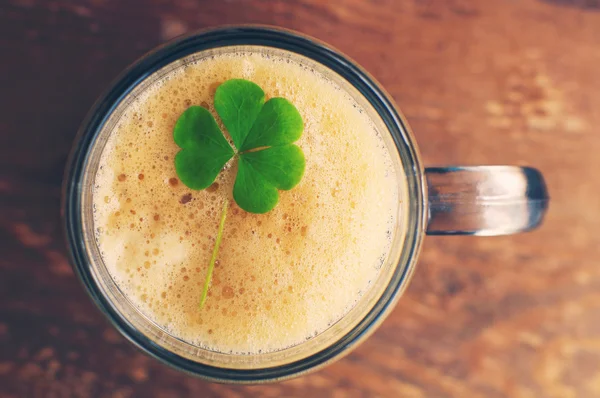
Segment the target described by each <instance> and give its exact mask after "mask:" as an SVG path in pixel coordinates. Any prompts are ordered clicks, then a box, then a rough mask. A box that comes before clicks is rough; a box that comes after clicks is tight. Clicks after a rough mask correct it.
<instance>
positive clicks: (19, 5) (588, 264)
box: [0, 0, 600, 398]
mask: <svg viewBox="0 0 600 398" xmlns="http://www.w3.org/2000/svg"><path fill="white" fill-rule="evenodd" d="M242 22H243V23H248V22H257V23H266V24H273V25H279V26H284V27H288V28H292V29H296V30H299V31H302V32H304V33H308V34H310V35H313V36H316V37H318V38H320V39H322V40H324V41H327V42H329V43H331V44H332V45H334V46H336V47H338V48H339V49H340V50H342V51H343V52H345V53H347V54H348V55H350V56H351V57H353V58H354V59H355V60H357V61H358V62H359V63H360V64H362V65H363V66H364V67H365V68H366V69H367V70H369V71H370V72H371V73H372V74H373V75H374V76H375V77H376V78H377V79H379V80H380V81H381V83H382V84H383V85H384V86H385V87H386V88H387V90H389V92H390V93H391V94H392V95H393V97H394V98H395V99H396V101H397V102H398V104H399V106H400V107H401V108H402V110H403V111H404V112H405V114H406V115H407V117H408V119H409V121H410V123H411V124H412V127H413V129H414V131H415V135H416V136H417V139H418V141H419V143H420V146H421V150H422V153H423V156H424V159H425V161H426V163H427V164H430V165H432V164H455V163H463V164H478V163H484V164H485V163H489V164H502V163H515V164H522V165H525V164H527V165H533V166H536V167H538V168H540V169H541V170H542V171H543V172H544V173H545V175H546V178H547V181H548V186H549V189H550V193H551V195H552V203H551V207H550V212H549V216H548V218H547V222H546V224H545V226H544V227H543V228H541V229H540V230H538V231H536V232H534V233H530V234H526V235H519V236H513V237H499V238H469V237H455V238H431V237H430V238H427V240H426V242H425V247H424V251H423V254H422V257H421V261H420V266H419V268H418V269H417V272H416V275H415V278H414V279H413V282H412V285H411V286H410V288H409V289H408V292H407V294H406V295H405V296H404V298H403V299H402V300H401V302H400V304H399V305H398V306H397V308H396V309H395V310H394V312H393V313H392V315H391V316H390V318H389V319H388V320H387V321H386V322H385V323H384V324H383V326H382V327H381V328H380V329H379V330H378V331H377V332H376V333H375V334H374V335H373V336H372V337H371V338H370V339H369V340H368V341H367V342H366V343H364V344H363V345H362V346H361V347H360V348H359V349H357V350H356V351H355V352H354V353H353V354H351V355H349V356H348V357H346V358H345V359H343V360H341V361H340V362H338V363H336V364H334V365H332V366H330V367H328V368H326V369H324V370H322V371H320V372H318V373H316V374H313V375H310V376H307V377H303V378H299V379H296V380H292V381H288V382H285V383H281V384H275V385H266V386H254V387H242V386H233V387H230V386H223V385H216V384H207V383H204V382H202V381H200V380H196V379H193V378H190V377H187V376H183V375H181V374H179V373H177V372H175V371H173V370H170V369H168V368H166V367H165V366H163V365H161V364H159V363H157V362H155V361H154V360H152V359H150V358H148V357H146V356H144V355H142V354H141V353H139V352H137V351H136V350H135V349H134V348H133V347H132V346H131V345H130V344H129V343H128V342H126V341H125V340H124V339H123V338H122V337H120V336H119V335H118V334H117V333H116V332H115V331H114V330H113V329H112V328H111V327H110V326H109V324H108V323H107V321H105V320H104V318H103V317H102V316H101V315H100V313H99V312H98V311H97V310H96V308H95V307H94V306H93V305H92V304H91V302H90V300H89V299H88V297H87V296H86V294H85V293H84V291H83V289H82V287H81V286H80V284H79V283H78V281H77V280H76V279H75V277H74V276H73V273H72V272H71V269H70V267H69V265H68V263H67V260H66V258H65V250H64V241H63V238H62V237H61V230H60V219H59V187H60V184H61V178H62V170H63V166H64V162H65V157H66V154H67V152H68V150H69V147H70V144H71V141H72V139H73V137H74V135H75V131H76V129H77V127H78V124H79V123H80V121H81V120H82V118H83V116H84V114H85V112H86V110H87V109H88V108H89V107H90V105H91V104H92V102H93V100H94V99H95V98H96V97H97V96H98V95H99V93H100V92H101V91H102V89H103V88H104V87H106V85H107V83H108V82H109V81H110V80H111V79H112V78H114V77H115V76H116V75H117V73H118V72H119V71H120V70H121V69H122V68H124V67H125V66H126V65H127V64H129V63H130V62H132V61H134V60H135V59H136V58H137V57H138V56H140V55H141V54H143V53H144V52H145V51H147V50H149V49H150V48H152V47H154V46H155V45H157V44H158V43H161V42H163V41H165V40H167V39H169V38H171V37H173V36H176V35H179V34H181V33H184V32H186V31H188V30H191V29H195V28H200V27H207V26H214V25H219V24H224V23H230V24H231V23H242ZM0 54H1V55H0V112H1V113H0V397H13V396H15V397H17V396H18V397H38V396H39V397H63V396H64V397H70V396H73V397H109V396H112V397H133V396H139V397H151V396H156V397H175V396H186V395H190V396H196V397H204V396H206V397H211V396H227V397H248V396H255V395H256V396H265V397H280V396H297V397H304V396H313V397H320V396H333V397H371V396H373V397H376V396H380V397H436V398H437V397H440V398H441V397H460V398H476V397H490V398H494V397H518V398H520V397H522V398H529V397H544V398H545V397H549V398H570V397H600V267H599V265H598V259H599V258H600V257H599V254H600V249H599V246H600V245H599V243H600V240H599V239H598V229H600V199H599V198H600V180H599V179H598V177H597V173H598V171H599V170H600V157H599V154H600V129H599V127H598V125H600V2H599V1H598V0H579V1H577V0H571V1H569V0H552V1H551V0H547V1H542V0H519V1H518V0H502V1H495V0H494V1H491V0H480V1H474V0H473V1H459V0H402V1H400V0H370V1H363V0H352V1H327V0H298V1H284V0H280V1H259V0H248V1H242V0H228V1H194V0H176V1H168V0H164V1H159V0H148V1H139V2H132V1H119V0H92V1H90V2H89V3H83V2H81V3H80V2H73V3H69V2H67V1H66V0H52V1H51V0H48V1H42V0H1V1H0Z"/></svg>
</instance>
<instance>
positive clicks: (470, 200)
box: [425, 166, 548, 236]
mask: <svg viewBox="0 0 600 398" xmlns="http://www.w3.org/2000/svg"><path fill="white" fill-rule="evenodd" d="M425 174H426V178H427V185H428V188H429V224H428V226H427V234H428V235H483V236H491V235H507V234H514V233H518V232H524V231H528V230H530V229H533V228H535V227H537V226H538V225H540V224H541V222H542V219H543V217H544V213H546V209H547V208H548V192H547V190H546V184H545V183H544V178H543V177H542V174H541V173H540V172H539V171H538V170H536V169H533V168H531V167H517V166H472V167H428V168H426V170H425Z"/></svg>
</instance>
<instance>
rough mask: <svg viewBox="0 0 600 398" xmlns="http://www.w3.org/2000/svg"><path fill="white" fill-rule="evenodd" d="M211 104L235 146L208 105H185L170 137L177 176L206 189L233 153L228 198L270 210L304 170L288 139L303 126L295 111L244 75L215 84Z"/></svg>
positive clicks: (244, 205) (220, 233)
mask: <svg viewBox="0 0 600 398" xmlns="http://www.w3.org/2000/svg"><path fill="white" fill-rule="evenodd" d="M214 105H215V110H216V111H217V114H218V115H219V116H220V118H221V121H222V122H223V125H224V126H225V127H226V128H227V131H228V132H229V135H230V136H231V139H232V140H233V144H234V145H235V148H237V149H234V148H232V147H231V145H229V142H228V141H227V139H226V138H225V136H224V135H223V132H222V131H221V129H220V128H219V125H218V124H217V122H216V120H215V118H214V117H213V115H212V114H211V113H210V111H209V110H208V109H206V108H203V107H201V106H190V107H189V108H188V109H187V110H185V111H184V112H183V113H182V114H181V116H180V117H179V119H177V122H176V123H175V128H174V129H173V139H174V140H175V143H176V144H177V145H178V146H179V147H180V148H181V151H179V152H178V153H177V155H176V156H175V171H176V172H177V176H178V177H179V179H180V180H181V182H183V183H184V184H185V185H186V186H188V187H189V188H191V189H197V190H199V189H205V188H208V187H209V186H210V185H211V184H212V183H213V182H214V181H215V179H216V178H217V176H218V175H219V172H220V171H221V170H222V169H223V167H224V166H225V164H226V163H227V162H228V161H229V160H231V158H233V157H236V158H237V159H238V171H237V175H236V178H235V183H234V185H233V198H234V199H235V201H236V202H237V204H238V205H239V206H240V207H241V208H242V209H244V210H246V211H248V212H251V213H266V212H268V211H270V210H271V209H273V208H274V207H275V206H276V205H277V202H278V201H279V190H290V189H292V188H294V187H295V186H296V185H298V183H299V182H300V180H301V179H302V175H303V174H304V167H305V163H306V162H305V159H304V153H303V152H302V149H300V148H299V147H298V146H297V145H294V144H293V142H295V141H297V140H298V139H299V138H300V136H301V135H302V130H303V129H304V124H303V122H302V117H301V116H300V113H298V110H297V109H296V108H295V107H294V105H292V103H290V102H289V101H288V100H286V99H285V98H271V99H270V100H268V101H266V102H265V93H264V91H263V90H262V89H261V88H260V87H259V86H258V85H256V84H254V83H252V82H250V81H248V80H243V79H232V80H228V81H226V82H225V83H223V84H221V85H220V86H219V87H217V91H216V92H215V102H214ZM228 207H229V200H228V199H225V201H224V203H223V210H222V213H221V221H220V223H219V229H218V231H217V237H216V239H215V246H214V248H213V253H212V256H211V259H210V263H209V265H208V270H207V272H206V279H205V282H204V288H203V289H202V296H201V298H200V308H202V306H203V305H204V303H205V302H206V298H207V297H208V289H209V287H210V281H211V279H212V273H213V271H214V268H215V261H216V260H217V255H218V253H219V246H220V244H221V239H222V237H223V229H224V227H225V220H226V217H227V209H228Z"/></svg>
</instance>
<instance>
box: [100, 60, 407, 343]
mask: <svg viewBox="0 0 600 398" xmlns="http://www.w3.org/2000/svg"><path fill="white" fill-rule="evenodd" d="M242 77H243V78H247V79H251V80H252V81H254V82H256V83H257V84H259V85H260V86H261V87H263V89H265V92H266V95H267V97H268V98H269V97H273V96H283V97H285V98H287V99H288V100H290V101H291V102H292V103H294V104H295V105H296V107H297V108H298V110H299V112H300V113H301V115H302V117H303V119H304V123H305V131H304V134H303V136H302V138H301V139H300V140H299V141H298V142H297V144H298V145H299V146H300V147H302V149H303V150H304V152H305V154H306V159H307V163H306V172H305V175H304V177H303V179H302V182H301V183H300V184H299V185H298V186H297V187H296V188H294V189H293V190H291V191H287V192H283V191H282V192H280V202H279V204H278V206H277V207H276V208H275V209H274V210H272V211H271V212H269V213H267V214H265V215H255V214H249V213H246V212H244V211H243V210H241V209H240V208H239V207H237V206H236V205H235V203H233V202H232V205H231V208H230V211H229V214H228V218H227V223H226V226H225V235H224V236H225V238H224V239H223V242H222V244H221V249H220V253H219V260H218V263H217V265H216V268H215V271H214V279H213V282H212V287H211V290H210V293H209V299H208V300H207V304H206V305H205V307H204V308H203V309H202V310H201V311H200V310H199V309H198V301H199V299H200V293H201V289H202V286H203V283H204V278H205V273H206V269H207V265H208V262H209V259H210V256H211V253H212V247H213V245H214V241H215V237H216V233H217V228H218V223H219V217H220V209H221V207H222V204H223V201H224V200H225V198H228V199H229V200H232V197H231V192H232V187H233V182H234V178H235V174H236V170H237V166H236V164H235V162H231V163H229V164H228V165H227V166H226V168H225V170H224V171H223V172H222V173H220V175H219V176H218V178H217V181H216V183H215V184H214V185H213V186H211V187H210V188H209V189H206V190H204V191H192V190H190V189H189V188H187V187H186V186H185V185H184V184H182V183H180V182H179V180H178V179H177V177H176V173H175V169H174V165H173V158H174V156H175V154H176V153H177V152H178V150H179V148H178V147H177V146H176V145H175V143H174V142H173V138H172V130H173V126H174V124H175V121H176V120H177V118H178V116H179V115H180V114H181V113H182V112H183V111H184V110H185V109H186V108H187V106H189V105H190V104H193V105H200V104H202V105H204V106H208V107H209V109H211V111H213V112H214V109H213V107H212V102H213V95H214V90H215V88H216V86H218V84H220V83H222V82H223V81H225V80H228V79H231V78H242ZM221 128H223V126H222V125H221ZM100 164H101V168H100V169H99V171H98V173H97V176H96V180H95V189H94V206H95V209H96V211H95V213H94V220H95V228H96V229H97V231H98V233H97V240H98V243H99V247H100V249H101V252H102V255H103V259H104V262H105V263H106V266H107V267H108V269H109V271H110V273H111V275H112V276H113V278H114V280H115V281H116V282H117V283H118V284H119V286H120V287H121V289H122V290H123V291H124V292H125V294H126V295H127V296H128V297H129V298H130V299H131V300H132V301H133V302H134V303H135V304H136V305H137V306H138V307H139V308H140V309H141V311H143V312H144V313H145V314H147V315H148V316H149V317H150V318H152V319H154V321H155V322H156V323H158V324H159V325H161V326H162V327H164V328H165V329H166V330H167V331H169V332H170V333H172V334H173V335H175V336H177V337H179V338H181V339H184V340H186V341H189V342H191V343H194V344H197V345H199V346H203V347H209V348H212V349H215V350H218V351H222V352H237V353H239V352H244V353H256V352H259V351H261V352H267V351H273V350H278V349H282V348H285V347H288V346H291V345H295V344H298V343H301V342H303V341H305V340H306V339H307V338H311V337H312V336H314V335H316V334H318V333H321V332H322V331H323V330H325V329H326V328H327V327H328V325H331V324H333V323H334V322H335V321H337V320H338V319H339V318H340V317H342V316H343V315H344V314H345V313H346V312H347V311H349V309H350V308H352V306H353V305H354V304H355V303H356V300H357V299H358V298H359V296H360V294H362V292H364V291H366V290H367V289H368V284H369V281H371V280H374V279H376V277H377V272H378V269H379V267H380V264H381V258H382V257H383V258H384V257H385V256H386V254H387V252H388V250H389V245H390V239H391V238H390V236H389V233H388V231H389V230H390V227H391V226H392V225H394V223H395V214H396V211H397V201H398V197H399V186H398V182H397V176H396V174H395V171H394V168H393V166H392V162H391V159H390V156H389V154H388V153H387V150H386V149H385V146H384V145H382V140H381V137H380V136H379V134H378V133H377V131H376V129H375V127H374V126H373V124H372V123H371V121H370V120H369V118H368V116H367V113H366V112H364V111H363V110H362V109H361V108H360V107H359V106H358V105H357V104H356V102H355V101H353V100H352V98H351V97H350V96H349V95H348V94H347V93H346V92H345V91H343V90H342V89H340V87H338V86H336V85H335V84H334V83H332V82H330V81H329V80H327V79H325V78H324V77H323V76H321V75H320V74H319V73H318V72H316V71H314V70H312V69H310V68H308V67H306V66H304V65H301V64H299V63H297V62H295V61H290V60H289V59H287V58H280V57H277V56H274V55H269V56H265V55H261V54H258V53H245V54H237V55H221V56H215V57H211V58H206V59H203V60H195V61H191V60H190V62H187V66H186V67H185V68H179V69H178V70H175V71H174V72H172V73H171V74H170V75H169V76H168V78H163V79H161V80H160V81H158V82H157V83H155V84H154V85H152V86H151V87H149V88H148V89H147V90H146V91H145V92H144V93H142V94H141V95H140V96H138V98H137V99H136V100H135V101H133V102H132V103H131V104H130V105H129V108H128V109H127V111H126V112H125V113H124V115H123V116H122V118H121V120H120V121H119V123H118V124H117V125H116V128H115V130H114V131H113V132H112V133H111V136H110V138H109V141H108V144H107V146H106V148H105V150H104V152H103V154H102V158H101V162H100Z"/></svg>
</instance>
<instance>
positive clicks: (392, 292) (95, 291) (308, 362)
mask: <svg viewBox="0 0 600 398" xmlns="http://www.w3.org/2000/svg"><path fill="white" fill-rule="evenodd" d="M239 45H257V46H266V47H271V48H276V49H281V50H286V51H290V52H292V53H296V54H299V55H302V56H305V57H308V58H310V59H311V60H313V61H315V62H318V63H320V64H322V65H324V66H325V67H327V68H329V69H331V70H332V71H334V72H335V73H337V74H339V75H340V76H341V77H342V78H343V79H345V80H346V81H347V82H348V83H349V84H350V85H352V86H353V87H354V88H356V89H357V90H358V91H359V92H360V94H361V95H362V96H364V98H365V99H366V100H367V101H368V102H369V103H370V105H371V106H372V107H373V108H374V109H375V111H376V112H377V114H378V115H379V116H380V117H381V119H382V121H383V122H384V124H385V126H386V128H387V130H388V132H389V134H390V135H391V137H392V139H393V141H394V144H395V146H396V149H397V150H398V152H399V155H400V160H401V162H402V167H403V169H404V172H405V174H406V186H407V189H408V195H407V198H408V199H409V200H408V202H409V203H408V206H407V209H408V214H407V222H406V225H407V229H406V235H405V239H404V246H403V248H402V251H401V255H400V259H399V262H398V264H397V265H396V267H395V270H394V272H393V274H392V276H391V279H390V281H389V283H388V285H387V286H386V288H385V289H384V291H383V293H382V294H381V296H380V298H379V299H378V300H377V302H376V303H375V305H374V306H373V307H371V308H370V310H369V311H368V312H367V313H366V314H365V315H364V317H363V318H362V320H360V321H359V322H358V324H356V325H355V326H354V328H353V329H352V330H350V331H349V332H348V333H346V334H345V335H343V336H342V337H340V339H339V340H337V341H336V342H335V343H334V344H332V345H330V346H329V347H326V348H325V349H323V350H321V351H319V352H317V353H314V354H312V355H310V356H308V357H306V358H303V359H300V360H296V361H294V362H291V363H288V364H284V365H279V366H275V367H269V368H261V369H230V368H221V367H216V366H212V365H207V364H203V363H200V362H196V361H193V360H191V359H188V358H185V357H182V356H180V355H178V354H175V353H173V352H171V351H169V350H168V349H166V348H164V347H162V346H160V345H158V344H156V343H155V342H153V341H152V340H150V339H149V338H148V337H146V336H145V335H144V334H142V333H141V332H140V331H139V330H138V329H137V328H136V327H135V326H134V325H133V324H131V323H130V322H129V321H128V320H127V319H126V318H125V317H123V316H122V315H121V314H120V313H119V312H118V311H116V309H115V308H114V307H113V306H112V305H111V303H110V300H109V299H108V298H107V297H106V296H104V294H103V293H102V289H101V288H100V286H99V285H98V284H97V282H96V281H95V280H94V278H93V276H92V274H91V270H90V267H89V266H88V265H89V264H90V261H89V256H88V253H87V250H86V244H85V242H84V240H83V236H84V234H83V228H84V227H83V222H82V216H81V212H80V210H81V206H82V203H81V191H82V181H83V178H84V172H85V166H86V163H87V157H88V154H89V152H90V150H91V148H92V147H93V144H94V142H95V141H96V138H97V136H98V135H99V133H100V131H101V130H102V127H103V126H104V124H105V123H106V121H107V120H108V118H109V117H110V115H111V114H112V112H113V111H114V110H115V108H116V107H117V105H118V104H119V103H120V102H121V101H122V100H123V98H125V97H126V96H127V94H128V93H129V92H131V90H133V89H134V88H135V87H136V86H137V85H138V84H140V83H141V82H142V81H143V80H144V79H146V78H147V77H149V76H150V75H152V74H153V73H154V72H156V71H157V70H159V69H161V68H162V67H164V66H166V65H168V64H170V63H172V62H173V61H176V60H178V59H180V58H183V57H185V56H187V55H190V54H193V53H197V52H200V51H205V50H210V49H215V48H220V47H226V46H239ZM426 193H427V184H426V183H425V177H424V169H423V166H422V163H421V160H420V156H419V152H418V150H417V147H416V144H415V140H414V137H413V135H412V133H411V131H410V128H409V126H408V124H407V123H406V121H405V119H404V118H403V116H401V114H400V113H399V111H398V110H397V109H396V107H395V106H394V103H393V101H392V100H391V99H390V96H389V95H388V94H387V93H386V92H385V90H384V89H383V88H382V87H381V86H380V85H379V84H378V83H377V82H376V81H375V79H374V78H373V77H372V76H370V75H369V74H368V73H367V72H366V71H364V70H363V69H362V68H361V67H360V66H358V65H357V64H356V63H354V62H353V61H351V60H350V59H349V58H348V57H347V56H345V55H343V54H342V53H341V52H339V51H337V50H335V49H333V48H332V47H330V46H328V45H326V44H324V43H323V42H321V41H319V40H317V39H314V38H311V37H308V36H305V35H303V34H300V33H297V32H293V31H290V30H285V29H281V28H275V27H270V26H258V25H243V26H224V27H220V28H213V29H207V30H201V31H196V32H192V33H190V34H187V35H184V36H180V37H178V38H176V39H174V40H172V41H170V42H167V43H165V44H163V45H160V46H159V47H156V48H155V49H153V50H151V51H150V52H149V53H147V54H146V55H144V56H143V57H141V58H140V59H138V60H137V61H136V62H134V63H133V64H132V65H131V66H129V67H128V68H127V69H126V70H125V71H123V72H122V73H121V74H120V75H119V76H118V77H117V78H116V79H115V80H114V81H113V83H112V84H111V85H110V86H109V88H108V89H107V90H106V91H105V92H104V93H103V94H102V95H101V96H100V98H99V99H98V100H97V101H96V103H95V104H94V105H93V106H92V108H91V109H90V111H89V112H88V114H87V116H86V118H85V119H84V121H83V123H82V125H81V127H80V129H79V131H78V133H77V137H76V139H75V143H74V146H73V150H72V152H71V154H70V156H69V160H68V162H67V167H66V170H65V175H64V180H63V192H62V204H61V211H62V216H63V227H64V232H65V237H66V242H67V249H68V252H69V256H70V260H71V264H72V266H73V269H74V271H75V273H76V274H77V276H78V277H79V279H80V280H81V282H82V283H83V285H84V286H85V289H86V291H87V292H88V294H89V295H90V297H91V298H92V300H93V301H94V302H95V304H96V306H97V307H98V308H99V309H100V310H101V311H102V312H103V313H104V315H105V316H106V317H107V318H108V319H109V321H110V322H111V323H112V324H113V326H114V327H115V328H116V329H117V330H119V332H120V333H121V334H122V335H123V336H125V337H126V338H127V339H128V340H129V341H130V342H132V343H133V344H134V345H135V346H137V347H138V348H139V349H141V350H142V351H143V352H145V353H146V354H148V355H150V356H152V357H154V358H156V359H158V360H160V361H161V362H163V363H165V364H167V365H169V366H171V367H173V368H175V369H178V370H180V371H183V372H185V373H188V374H191V375H194V376H198V377H201V378H204V379H207V380H210V381H216V382H228V383H260V382H270V381H280V380H284V379H288V378H292V377H296V376H299V375H301V374H305V373H307V372H311V371H314V370H316V369H318V368H321V367H322V366H324V365H326V364H328V363H330V362H332V361H334V360H336V359H339V358H340V357H341V356H343V355H345V354H347V353H349V352H350V351H351V349H352V348H354V347H355V346H356V345H358V344H359V343H360V342H361V341H363V340H364V339H365V338H366V337H368V336H369V335H370V334H371V333H372V332H373V331H374V330H375V329H376V328H377V326H378V325H379V324H380V323H381V322H382V321H383V319H385V317H386V316H387V315H388V314H389V313H390V311H391V310H392V309H393V308H394V305H395V303H396V301H397V300H398V299H399V297H400V296H401V294H402V292H403V291H404V289H405V288H406V286H407V284H408V281H409V280H410V278H411V276H412V273H413V271H414V268H415V265H416V261H417V258H418V255H419V252H420V249H421V243H422V240H423V237H424V234H425V226H426V222H427V211H426V205H427V195H426ZM399 264H405V266H398V265H399Z"/></svg>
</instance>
